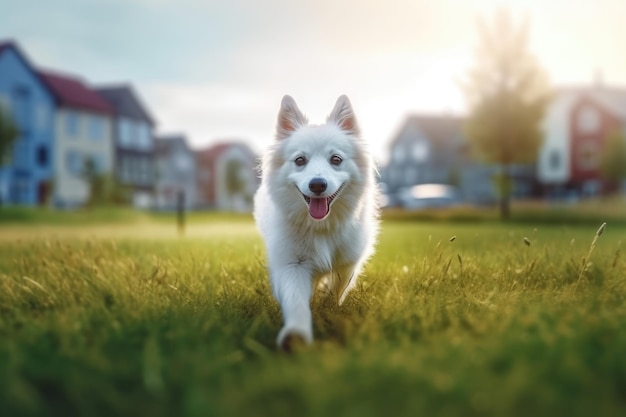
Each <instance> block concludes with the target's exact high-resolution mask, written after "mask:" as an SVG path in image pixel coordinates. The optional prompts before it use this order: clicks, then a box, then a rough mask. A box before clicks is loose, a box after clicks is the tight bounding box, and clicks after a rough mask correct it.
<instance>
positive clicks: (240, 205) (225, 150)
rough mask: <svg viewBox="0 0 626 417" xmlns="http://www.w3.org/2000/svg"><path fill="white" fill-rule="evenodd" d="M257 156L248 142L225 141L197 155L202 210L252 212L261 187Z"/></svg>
mask: <svg viewBox="0 0 626 417" xmlns="http://www.w3.org/2000/svg"><path fill="white" fill-rule="evenodd" d="M257 168H258V158H257V155H256V154H255V153H254V152H253V151H252V149H250V147H249V146H247V145H246V144H244V143H241V142H224V143H219V144H216V145H213V146H211V147H209V148H206V149H203V150H199V151H197V152H196V172H197V179H196V182H197V184H198V194H197V195H198V207H200V208H208V209H212V210H223V211H239V212H246V211H252V203H253V197H254V193H255V192H256V189H257V188H258V186H259V174H258V170H257Z"/></svg>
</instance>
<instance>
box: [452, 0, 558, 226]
mask: <svg viewBox="0 0 626 417" xmlns="http://www.w3.org/2000/svg"><path fill="white" fill-rule="evenodd" d="M478 29H479V45H478V48H477V50H476V60H475V63H474V66H473V67H472V68H470V70H469V71H468V74H467V75H468V76H467V79H466V80H465V82H464V85H463V87H464V89H465V93H466V96H467V98H468V101H469V104H470V114H469V117H468V121H467V123H466V126H465V128H466V134H467V136H468V138H469V141H470V142H471V144H472V147H473V148H474V150H475V151H476V152H477V153H478V154H479V155H480V156H481V157H482V158H483V159H484V160H485V161H486V162H491V163H495V164H498V165H499V167H500V175H499V176H498V178H496V184H497V187H498V191H499V194H500V215H501V217H502V218H503V219H507V218H508V217H509V216H510V195H511V191H512V190H511V189H512V187H511V175H510V169H511V166H512V165H513V164H517V163H532V162H535V161H536V158H537V154H538V152H539V147H540V145H541V140H542V136H543V133H542V131H541V121H542V119H543V115H544V112H545V107H546V105H547V103H548V99H549V95H550V94H549V91H550V90H549V86H548V81H547V76H546V74H545V72H544V71H543V70H542V69H541V67H540V66H539V64H538V62H537V60H536V59H535V57H534V55H533V54H532V53H531V52H530V51H529V49H528V19H524V20H523V21H522V22H521V23H520V24H518V25H516V24H515V22H514V20H513V17H512V15H511V12H510V11H509V10H508V9H500V10H498V11H497V12H496V13H495V15H494V18H493V21H492V22H491V24H487V23H486V22H485V21H484V20H480V21H479V26H478Z"/></svg>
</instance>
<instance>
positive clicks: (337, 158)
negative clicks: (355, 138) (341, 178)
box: [330, 155, 343, 165]
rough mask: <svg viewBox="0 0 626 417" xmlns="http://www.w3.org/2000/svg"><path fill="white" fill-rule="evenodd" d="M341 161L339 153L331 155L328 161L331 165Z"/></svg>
mask: <svg viewBox="0 0 626 417" xmlns="http://www.w3.org/2000/svg"><path fill="white" fill-rule="evenodd" d="M342 161H343V159H341V157H340V156H339V155H333V156H332V157H331V158H330V163H331V164H333V165H339V164H341V162H342Z"/></svg>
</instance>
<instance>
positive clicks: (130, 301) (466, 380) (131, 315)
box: [0, 217, 626, 417]
mask: <svg viewBox="0 0 626 417" xmlns="http://www.w3.org/2000/svg"><path fill="white" fill-rule="evenodd" d="M598 226H599V224H594V225H590V224H579V225H577V226H575V227H567V226H564V225H550V224H541V225H534V224H522V223H515V224H506V225H504V224H499V223H494V222H483V223H480V224H473V223H454V224H450V223H443V222H439V223H427V222H412V221H407V220H404V221H385V223H384V225H383V229H382V235H381V237H380V243H379V245H378V251H377V253H376V255H375V256H374V258H373V259H372V260H371V262H370V263H369V265H368V267H367V269H366V271H365V275H364V276H363V277H362V279H361V281H360V284H359V285H358V287H357V289H356V290H355V291H354V292H352V293H351V295H350V296H349V297H348V299H347V301H346V303H345V304H344V305H343V306H342V307H337V306H335V305H333V304H332V303H331V302H330V301H329V300H326V299H323V298H321V297H320V298H315V299H314V300H313V303H312V305H313V310H314V322H315V327H314V329H315V336H316V343H315V344H314V345H313V346H312V347H310V348H308V349H306V350H303V351H300V352H297V353H295V354H293V355H287V354H283V353H280V352H278V351H277V350H276V349H275V346H274V340H275V336H276V334H277V332H278V330H279V329H280V325H281V318H280V312H279V309H278V306H277V304H276V303H275V301H274V300H273V298H272V297H271V293H270V288H269V286H268V282H267V277H266V272H265V260H264V250H263V247H262V245H261V240H260V238H259V237H258V235H257V233H256V231H255V228H254V225H253V223H252V221H251V220H249V219H247V218H245V217H237V218H214V219H211V218H205V219H203V220H202V221H196V222H193V223H192V224H191V225H190V226H189V227H188V233H187V236H186V237H185V238H179V237H177V236H176V234H175V229H174V227H173V225H171V224H169V223H168V222H166V221H160V220H158V219H157V220H155V219H143V220H141V221H138V222H137V224H129V223H128V222H123V223H120V224H117V225H112V226H111V225H101V224H89V225H87V226H84V227H77V226H76V225H75V224H74V225H63V226H42V225H40V224H37V225H29V224H18V225H4V226H0V415H2V416H21V415H58V416H68V415H89V416H113V415H149V416H248V415H250V416H282V415H302V416H304V415H315V416H335V415H342V416H379V415H411V416H429V417H430V416H458V415H467V416H472V415H476V416H490V415H497V416H543V415H545V416H555V415H566V416H591V415H593V416H623V415H626V302H625V301H626V300H625V297H626V259H624V254H623V253H621V251H623V250H621V249H620V246H621V245H622V240H623V239H624V238H625V237H626V226H625V225H624V224H623V223H622V224H619V225H613V224H612V223H611V222H609V223H608V225H607V227H606V230H605V231H604V233H603V234H602V235H601V236H596V231H597V229H598ZM594 239H595V242H594ZM592 242H594V243H592Z"/></svg>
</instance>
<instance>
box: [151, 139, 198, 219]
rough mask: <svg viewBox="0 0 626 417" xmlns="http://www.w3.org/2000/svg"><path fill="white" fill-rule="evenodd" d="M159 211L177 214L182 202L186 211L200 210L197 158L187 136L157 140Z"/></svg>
mask: <svg viewBox="0 0 626 417" xmlns="http://www.w3.org/2000/svg"><path fill="white" fill-rule="evenodd" d="M155 157H156V185H155V190H156V192H155V208H157V209H159V210H175V209H176V207H177V203H178V199H179V198H183V201H184V207H185V208H186V209H187V210H189V209H194V208H195V207H196V158H195V154H194V152H193V151H192V150H191V148H189V145H188V144H187V139H186V138H185V137H184V136H183V135H168V136H161V137H157V138H156V141H155Z"/></svg>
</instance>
